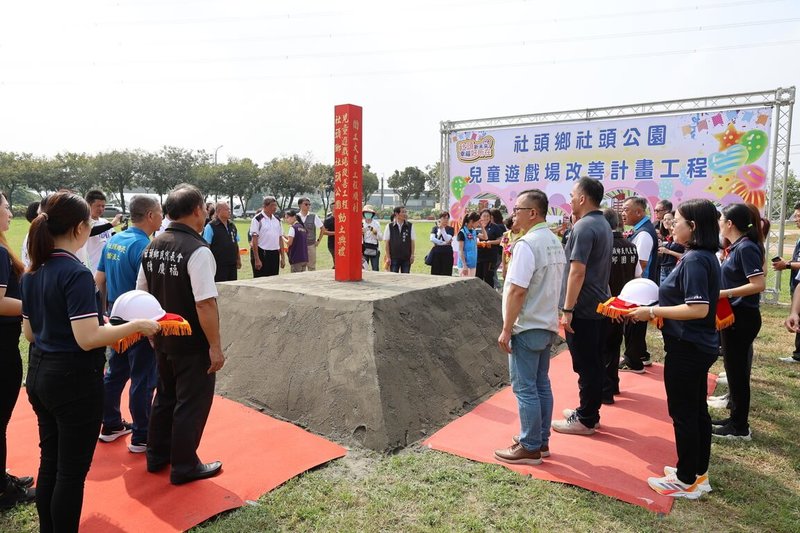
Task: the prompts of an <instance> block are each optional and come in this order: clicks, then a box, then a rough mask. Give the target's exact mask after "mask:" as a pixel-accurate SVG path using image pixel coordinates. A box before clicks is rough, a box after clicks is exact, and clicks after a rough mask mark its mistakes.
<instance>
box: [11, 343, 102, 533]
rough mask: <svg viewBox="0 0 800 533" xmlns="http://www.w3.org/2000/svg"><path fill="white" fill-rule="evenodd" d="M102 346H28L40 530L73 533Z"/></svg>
mask: <svg viewBox="0 0 800 533" xmlns="http://www.w3.org/2000/svg"><path fill="white" fill-rule="evenodd" d="M105 362H106V358H105V354H104V350H103V349H100V350H93V351H91V352H75V353H42V352H41V351H40V350H39V349H38V348H36V347H34V346H33V345H31V349H30V358H29V363H28V377H27V380H26V384H27V389H28V399H29V400H30V402H31V406H33V410H34V412H35V413H36V418H37V419H38V422H39V447H40V448H41V462H40V464H39V475H38V479H37V482H36V510H37V511H38V513H39V530H40V531H41V532H46V533H49V532H52V531H57V532H62V531H68V532H77V531H78V524H79V523H80V519H81V507H82V506H83V488H84V484H85V482H86V474H87V473H88V472H89V467H90V466H91V464H92V456H93V455H94V449H95V446H96V445H97V435H98V434H99V433H100V424H101V422H102V420H103V365H104V364H105Z"/></svg>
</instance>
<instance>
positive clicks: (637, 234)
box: [615, 196, 661, 374]
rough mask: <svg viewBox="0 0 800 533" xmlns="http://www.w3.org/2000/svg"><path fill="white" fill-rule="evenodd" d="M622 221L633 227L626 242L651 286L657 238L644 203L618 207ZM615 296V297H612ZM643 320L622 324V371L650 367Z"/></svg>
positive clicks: (638, 200) (631, 200)
mask: <svg viewBox="0 0 800 533" xmlns="http://www.w3.org/2000/svg"><path fill="white" fill-rule="evenodd" d="M622 220H623V221H624V222H625V224H627V225H629V226H633V233H632V234H631V236H630V241H631V242H632V243H633V245H634V246H636V253H637V254H638V255H639V264H640V265H641V267H642V277H643V278H647V279H649V280H651V281H653V283H655V284H658V282H659V281H660V278H661V276H660V270H661V268H659V264H658V235H656V228H655V226H653V223H652V222H650V217H649V216H647V200H645V199H644V198H641V197H639V196H633V197H631V198H628V199H627V200H625V203H624V204H623V205H622ZM615 296H616V295H615ZM646 337H647V321H646V320H645V321H641V322H628V323H627V324H625V356H624V357H623V360H622V362H620V365H619V369H620V370H621V371H622V372H633V373H635V374H643V373H644V367H646V366H650V365H651V364H652V363H651V361H650V353H649V352H648V351H647V338H646Z"/></svg>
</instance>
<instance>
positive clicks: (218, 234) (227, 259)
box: [209, 219, 239, 266]
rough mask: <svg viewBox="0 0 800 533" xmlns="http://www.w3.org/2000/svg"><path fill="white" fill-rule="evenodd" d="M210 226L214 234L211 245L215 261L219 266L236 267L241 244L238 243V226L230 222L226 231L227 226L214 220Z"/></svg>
mask: <svg viewBox="0 0 800 533" xmlns="http://www.w3.org/2000/svg"><path fill="white" fill-rule="evenodd" d="M209 225H210V226H211V230H212V232H213V233H212V237H211V244H210V247H211V253H212V254H214V260H215V261H216V262H217V265H222V266H232V265H235V264H236V258H237V257H238V256H239V244H238V243H237V242H236V237H237V230H236V224H234V223H233V221H232V220H229V221H228V227H227V229H226V228H225V224H223V223H222V222H220V221H219V220H217V219H214V220H212V221H211V223H210V224H209Z"/></svg>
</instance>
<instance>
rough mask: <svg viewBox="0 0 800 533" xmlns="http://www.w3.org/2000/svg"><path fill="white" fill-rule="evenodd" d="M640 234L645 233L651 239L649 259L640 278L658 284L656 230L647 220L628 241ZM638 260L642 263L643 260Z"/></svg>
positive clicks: (659, 274)
mask: <svg viewBox="0 0 800 533" xmlns="http://www.w3.org/2000/svg"><path fill="white" fill-rule="evenodd" d="M642 232H645V233H647V234H648V235H650V237H651V238H652V239H653V248H652V249H651V250H650V257H648V258H647V266H645V267H644V272H642V277H643V278H647V279H650V280H652V281H654V282H656V284H658V282H659V281H661V272H660V270H661V269H660V268H659V267H658V235H656V228H655V227H653V223H652V222H650V221H649V220H648V221H647V222H645V223H644V224H642V225H641V226H639V229H637V230H636V231H634V232H633V234H632V235H631V237H630V239H631V240H633V239H634V237H636V236H637V235H639V234H640V233H642ZM639 260H640V261H644V260H645V258H644V257H640V258H639Z"/></svg>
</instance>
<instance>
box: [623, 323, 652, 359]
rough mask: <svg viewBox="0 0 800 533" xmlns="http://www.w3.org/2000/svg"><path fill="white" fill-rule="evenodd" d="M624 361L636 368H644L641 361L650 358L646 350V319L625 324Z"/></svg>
mask: <svg viewBox="0 0 800 533" xmlns="http://www.w3.org/2000/svg"><path fill="white" fill-rule="evenodd" d="M624 331H625V362H626V363H628V366H630V367H631V368H634V369H636V370H641V369H642V368H644V364H643V361H647V360H649V359H650V352H648V351H647V321H643V322H628V323H627V324H625V328H624Z"/></svg>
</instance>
